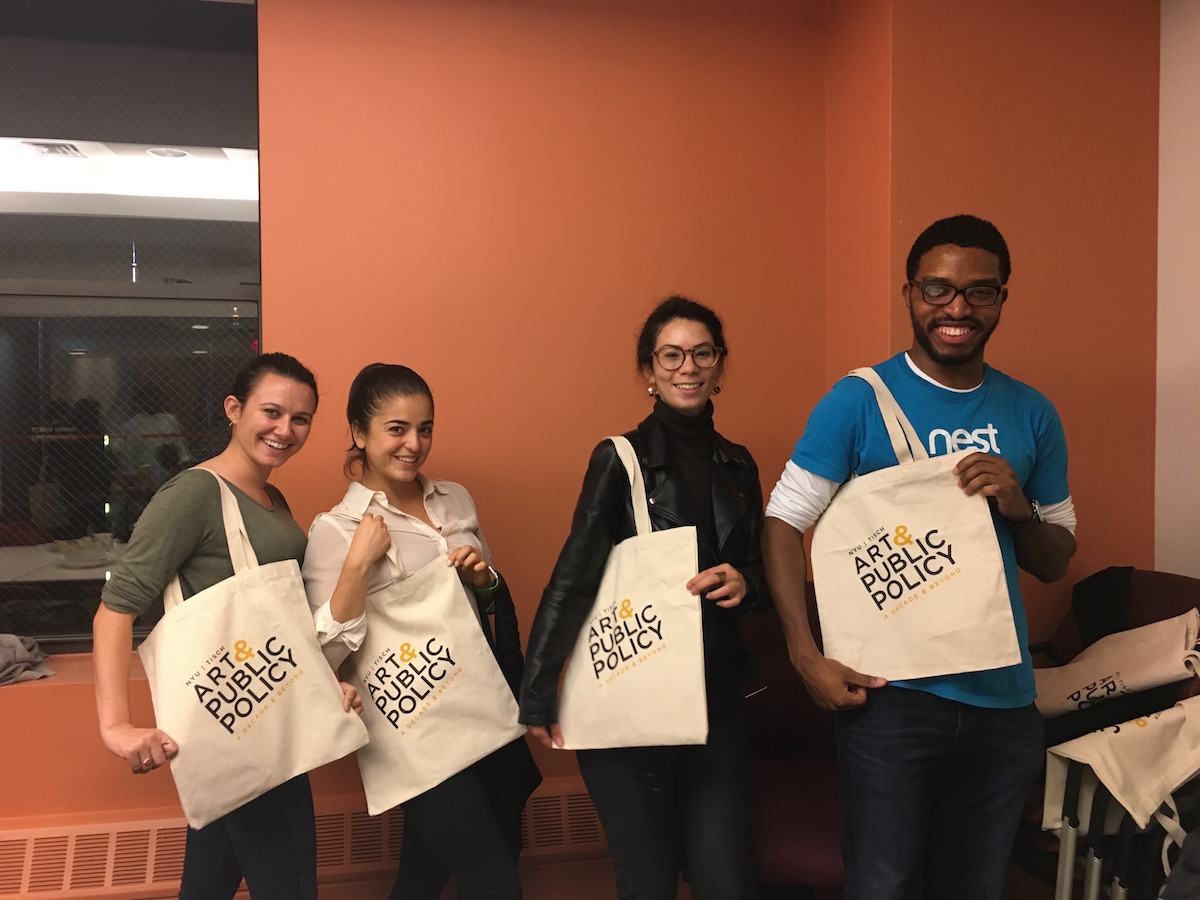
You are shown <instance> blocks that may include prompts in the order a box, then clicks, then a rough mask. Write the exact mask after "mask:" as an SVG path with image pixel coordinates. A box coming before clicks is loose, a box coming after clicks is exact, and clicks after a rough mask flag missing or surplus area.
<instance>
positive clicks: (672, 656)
mask: <svg viewBox="0 0 1200 900" xmlns="http://www.w3.org/2000/svg"><path fill="white" fill-rule="evenodd" d="M609 440H611V441H612V442H613V444H614V445H615V446H616V448H617V455H618V456H620V458H621V462H622V463H623V464H624V466H625V470H626V472H627V473H628V474H629V489H630V496H631V497H632V499H633V517H634V522H635V523H636V525H637V534H635V535H634V536H632V537H629V538H626V539H625V540H623V541H622V542H621V543H619V544H617V545H616V546H615V547H613V549H612V552H611V553H609V556H608V563H607V564H606V565H605V568H604V575H603V576H602V577H601V579H600V588H599V590H598V591H597V592H596V601H595V603H594V604H593V605H592V611H591V614H590V615H589V616H588V618H587V620H586V621H585V622H584V624H583V629H582V630H581V631H580V632H579V638H578V640H577V641H576V642H575V648H574V650H572V651H571V657H570V659H569V660H568V662H567V670H566V674H565V676H564V678H563V686H562V694H561V696H560V699H559V704H558V713H559V719H558V724H559V727H560V728H561V729H562V733H563V739H564V741H565V743H564V748H565V749H568V750H584V749H598V748H604V747H654V746H663V745H675V744H703V743H704V742H705V741H706V740H708V707H707V703H706V700H705V689H704V638H703V633H702V630H701V621H700V598H699V597H696V596H694V595H693V594H691V593H690V592H689V591H688V590H687V588H685V587H684V585H685V584H687V582H688V581H689V580H690V579H691V578H692V577H693V576H694V575H695V574H696V572H697V556H696V529H695V527H694V526H692V525H688V526H685V527H682V528H668V529H666V530H664V531H651V528H650V511H649V508H648V506H647V503H646V488H645V483H644V482H643V480H642V469H641V466H640V465H638V461H637V457H636V455H635V454H634V451H633V445H632V444H630V443H629V441H628V440H627V439H626V438H624V437H620V436H618V437H613V438H609Z"/></svg>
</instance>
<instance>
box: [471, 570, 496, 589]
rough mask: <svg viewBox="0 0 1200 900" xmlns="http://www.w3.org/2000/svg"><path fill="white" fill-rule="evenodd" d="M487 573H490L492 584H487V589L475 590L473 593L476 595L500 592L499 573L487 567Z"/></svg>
mask: <svg viewBox="0 0 1200 900" xmlns="http://www.w3.org/2000/svg"><path fill="white" fill-rule="evenodd" d="M488 571H489V572H491V573H492V583H491V584H489V585H488V586H487V587H477V588H475V593H477V594H494V593H496V591H498V590H500V573H499V572H497V571H496V570H495V569H493V568H492V567H491V566H488Z"/></svg>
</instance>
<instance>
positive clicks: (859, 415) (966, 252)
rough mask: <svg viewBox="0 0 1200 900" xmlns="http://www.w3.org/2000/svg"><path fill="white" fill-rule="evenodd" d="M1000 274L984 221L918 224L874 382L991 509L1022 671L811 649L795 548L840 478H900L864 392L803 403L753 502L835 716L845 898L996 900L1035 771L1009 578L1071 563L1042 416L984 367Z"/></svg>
mask: <svg viewBox="0 0 1200 900" xmlns="http://www.w3.org/2000/svg"><path fill="white" fill-rule="evenodd" d="M1010 268H1011V264H1010V259H1009V253H1008V247H1007V245H1006V244H1005V242H1004V238H1003V237H1002V236H1001V234H1000V232H999V231H998V230H997V229H996V227H995V226H994V225H992V224H991V223H990V222H986V221H984V220H983V219H979V218H976V217H974V216H965V215H961V216H954V217H952V218H949V219H942V220H940V221H938V222H935V223H934V224H933V225H931V226H929V228H927V229H926V230H925V231H924V232H922V234H921V235H920V236H919V237H918V238H917V240H916V242H915V243H914V244H913V247H912V250H911V251H910V252H909V255H908V263H907V272H906V276H907V280H906V281H905V283H904V286H903V287H902V288H901V294H902V296H903V297H904V302H905V304H906V305H907V307H908V311H909V316H910V318H911V319H912V328H913V343H912V347H911V348H910V349H909V350H908V352H907V353H901V354H899V355H898V356H895V357H893V358H892V359H889V360H887V361H885V362H882V363H880V364H879V365H877V366H875V367H874V369H875V371H876V372H878V373H879V376H880V377H881V378H882V379H883V381H884V383H885V384H886V385H887V386H888V388H889V390H891V392H892V394H893V395H894V396H895V398H896V401H897V402H898V403H899V404H900V407H901V409H903V411H904V413H905V415H906V416H907V417H908V419H909V421H911V422H912V425H913V427H914V429H915V430H916V433H917V435H918V436H919V437H920V438H921V439H922V440H923V441H924V442H925V444H926V449H927V450H928V452H929V455H930V456H938V455H943V454H947V453H951V452H956V451H961V450H972V451H975V452H972V453H971V454H970V455H968V456H966V457H964V458H963V459H962V461H961V462H959V464H958V465H957V466H956V467H955V468H954V470H953V471H954V475H955V476H957V478H958V484H959V486H960V487H961V488H962V490H963V491H964V492H965V493H966V494H968V495H974V494H982V495H983V496H985V497H987V498H988V503H989V505H990V507H991V510H992V518H993V520H994V521H995V524H996V534H997V537H998V539H999V542H1000V548H1001V554H1002V556H1003V558H1004V568H1005V573H1006V576H1007V581H1008V593H1009V598H1010V601H1011V603H1012V609H1013V619H1014V621H1015V623H1016V626H1017V636H1018V638H1019V640H1020V643H1021V646H1022V652H1021V662H1020V663H1019V664H1017V665H1014V666H1010V667H1008V668H1003V669H993V670H988V671H980V672H965V673H961V674H955V675H942V676H938V677H935V678H922V679H916V680H911V681H897V682H892V683H890V684H889V683H887V682H885V681H884V680H883V679H882V678H879V677H876V676H874V675H872V674H869V673H867V674H864V673H860V672H855V671H854V670H852V669H850V668H848V667H847V666H844V665H842V664H841V663H840V662H838V661H837V660H835V659H828V658H826V657H824V656H822V655H821V653H820V651H819V650H818V649H817V646H816V643H815V641H814V640H813V635H812V629H811V626H810V625H809V622H808V615H807V612H806V609H805V602H804V582H805V579H806V577H807V565H806V562H805V555H804V544H803V534H804V532H805V531H807V530H808V529H809V528H810V527H812V525H813V524H814V523H815V522H816V521H817V519H818V518H819V517H820V516H821V514H822V513H823V512H824V510H825V508H826V507H827V506H828V505H829V502H830V500H832V498H833V495H834V493H835V492H836V491H837V489H838V487H839V486H840V485H841V484H842V483H843V482H844V481H845V480H846V479H847V478H849V477H850V476H851V475H865V474H867V473H868V472H873V471H875V470H877V469H882V468H886V467H889V466H894V465H896V455H895V452H894V451H893V450H892V445H891V441H890V440H889V438H888V434H887V431H886V429H885V427H884V423H883V417H882V415H881V414H880V412H879V407H878V405H877V403H876V400H875V394H874V391H873V390H872V388H871V386H870V385H869V384H867V383H866V382H865V381H863V380H862V379H859V378H843V379H842V380H841V381H839V382H838V383H837V384H836V385H834V387H833V389H832V390H831V391H830V392H829V393H828V394H826V395H825V397H824V398H823V399H822V400H821V401H820V403H818V404H817V407H816V409H814V410H813V412H812V415H811V416H810V417H809V420H808V424H807V425H806V427H805V429H804V434H803V436H802V437H801V438H800V440H799V442H797V444H796V450H795V452H794V453H793V454H792V457H791V459H790V460H789V461H788V463H787V465H786V467H785V469H784V472H783V475H782V476H781V477H780V480H779V483H778V484H777V485H776V487H775V490H774V491H773V492H772V494H771V500H770V502H769V503H768V505H767V509H766V515H767V521H766V528H765V531H764V549H765V552H766V564H767V575H768V578H769V579H770V583H771V592H772V594H773V596H774V597H775V604H776V607H777V608H778V610H779V615H780V618H781V620H782V622H783V626H784V630H785V632H786V634H787V640H788V649H789V652H790V654H791V658H792V664H793V665H794V666H795V667H796V670H797V671H798V672H799V673H800V675H801V677H802V678H803V679H804V683H805V685H806V686H807V688H808V691H809V693H810V694H811V695H812V696H813V699H814V700H815V701H816V702H817V703H818V704H819V705H820V706H821V707H823V708H825V709H830V710H836V711H837V744H838V769H839V778H840V781H841V786H842V794H843V799H844V801H845V806H846V824H845V832H844V834H843V838H842V854H843V857H844V861H845V868H846V888H845V897H846V898H848V900H889V898H914V897H919V896H923V897H926V898H947V900H948V898H954V900H987V898H998V897H999V896H1000V892H1001V890H1002V888H1003V885H1004V874H1005V868H1006V864H1007V860H1008V855H1009V852H1010V851H1011V849H1012V842H1013V837H1014V835H1015V833H1016V828H1017V824H1018V822H1019V819H1020V813H1021V809H1022V807H1023V805H1024V802H1025V798H1026V796H1027V794H1028V793H1029V789H1030V787H1031V786H1032V784H1033V781H1034V779H1035V778H1036V776H1037V773H1038V770H1039V768H1040V766H1041V760H1042V753H1043V746H1042V720H1041V716H1040V715H1039V714H1038V712H1037V709H1036V708H1035V707H1034V706H1033V699H1034V693H1035V690H1034V681H1033V666H1032V664H1031V661H1030V658H1029V651H1028V649H1026V644H1027V643H1028V629H1027V626H1026V621H1025V609H1024V606H1023V604H1022V602H1021V595H1020V590H1019V588H1018V586H1017V569H1018V567H1019V568H1022V569H1024V570H1025V571H1027V572H1030V573H1032V574H1033V575H1035V576H1036V577H1037V578H1039V579H1040V580H1042V581H1047V582H1049V581H1055V580H1057V579H1059V578H1062V577H1063V576H1064V575H1065V574H1066V572H1067V563H1068V561H1069V560H1070V558H1071V556H1072V555H1073V554H1074V552H1075V512H1074V506H1073V505H1072V503H1071V495H1070V491H1069V490H1068V487H1067V446H1066V439H1065V438H1064V436H1063V429H1062V424H1061V423H1060V422H1059V418H1058V414H1057V413H1056V412H1055V410H1054V407H1053V406H1052V405H1051V403H1050V401H1049V400H1047V399H1046V398H1045V397H1044V396H1042V395H1041V394H1040V393H1038V392H1037V391H1035V390H1034V389H1033V388H1031V387H1029V386H1027V385H1025V384H1022V383H1021V382H1019V381H1016V380H1015V379H1013V378H1010V377H1008V376H1007V375H1004V374H1003V373H1001V372H998V371H996V370H995V369H993V368H991V367H990V366H987V365H985V364H984V361H983V351H984V346H985V345H986V344H987V340H988V338H989V337H990V336H991V333H992V331H993V330H994V329H995V327H996V325H997V324H998V323H999V321H1000V312H1001V309H1002V308H1003V305H1004V302H1005V300H1007V299H1008V288H1007V287H1006V284H1007V282H1008V276H1009V271H1010ZM823 602H824V601H823Z"/></svg>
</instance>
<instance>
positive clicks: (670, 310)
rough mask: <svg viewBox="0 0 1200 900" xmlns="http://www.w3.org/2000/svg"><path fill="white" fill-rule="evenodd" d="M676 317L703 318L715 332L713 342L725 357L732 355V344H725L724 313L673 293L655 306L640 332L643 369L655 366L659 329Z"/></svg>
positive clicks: (638, 357) (711, 332)
mask: <svg viewBox="0 0 1200 900" xmlns="http://www.w3.org/2000/svg"><path fill="white" fill-rule="evenodd" d="M672 319H689V320H691V321H693V322H699V323H700V324H701V325H703V326H704V327H705V328H707V329H708V333H709V334H711V335H712V339H713V345H714V346H715V347H716V348H717V349H718V350H720V351H721V357H722V358H724V357H726V356H728V355H729V348H728V347H726V346H725V329H724V327H723V326H722V325H721V317H720V316H718V315H717V314H716V313H715V312H713V311H712V310H711V309H709V308H708V307H707V306H705V305H704V304H703V303H697V302H696V301H695V300H689V299H688V298H687V297H680V296H679V295H678V294H672V295H671V296H670V297H668V298H667V299H666V300H664V301H663V302H662V303H660V304H658V306H656V307H654V312H652V313H650V316H649V318H647V319H646V324H645V325H643V326H642V333H641V334H640V335H638V341H637V364H638V370H639V371H642V370H644V369H651V368H653V367H654V345H655V344H656V343H658V333H659V332H660V331H662V330H663V326H664V325H666V324H667V323H668V322H670V321H671V320H672Z"/></svg>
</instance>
